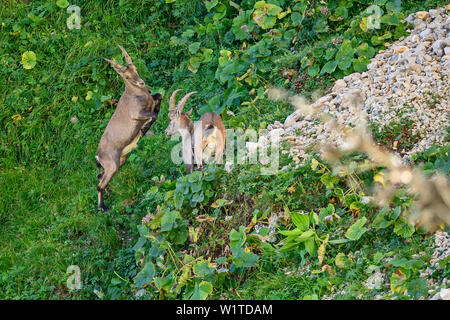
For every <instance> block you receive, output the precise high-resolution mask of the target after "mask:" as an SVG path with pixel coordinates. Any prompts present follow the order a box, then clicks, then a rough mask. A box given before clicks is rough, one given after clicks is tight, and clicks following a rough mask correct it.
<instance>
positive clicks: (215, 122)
mask: <svg viewBox="0 0 450 320" xmlns="http://www.w3.org/2000/svg"><path fill="white" fill-rule="evenodd" d="M178 91H180V90H175V91H174V92H173V93H172V96H171V97H170V101H169V118H170V123H169V125H168V126H167V128H166V131H165V134H166V135H167V136H171V135H173V134H175V133H177V132H179V133H180V135H181V138H182V146H183V147H182V156H183V162H184V163H185V165H186V173H187V174H189V173H192V171H193V167H194V165H193V161H192V160H194V162H195V164H196V165H197V168H199V169H201V168H202V164H203V152H204V151H207V152H208V153H209V154H213V153H214V158H215V162H216V164H221V163H222V157H223V154H224V151H225V139H226V131H225V126H224V125H223V122H222V118H221V116H220V115H218V114H217V113H213V112H207V113H205V114H204V115H203V116H202V117H201V118H200V120H198V121H197V122H195V123H193V122H192V121H191V119H189V116H190V115H191V113H192V109H191V110H189V111H188V112H186V113H183V108H184V105H185V104H186V101H187V99H188V98H189V97H190V96H191V95H193V94H194V93H196V91H193V92H189V93H188V94H186V95H185V96H184V97H183V98H182V99H181V100H180V101H179V102H178V104H177V106H176V107H175V95H176V94H177V92H178ZM192 149H194V154H192Z"/></svg>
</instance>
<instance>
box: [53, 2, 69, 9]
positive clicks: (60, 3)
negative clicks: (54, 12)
mask: <svg viewBox="0 0 450 320" xmlns="http://www.w3.org/2000/svg"><path fill="white" fill-rule="evenodd" d="M56 5H57V6H58V7H60V8H62V9H64V8H67V7H68V6H69V1H67V0H58V1H56Z"/></svg>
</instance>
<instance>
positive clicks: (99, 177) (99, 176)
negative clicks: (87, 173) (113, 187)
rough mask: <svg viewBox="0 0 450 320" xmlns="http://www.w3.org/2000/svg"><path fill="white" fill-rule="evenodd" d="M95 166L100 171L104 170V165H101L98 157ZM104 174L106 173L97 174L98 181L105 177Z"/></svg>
mask: <svg viewBox="0 0 450 320" xmlns="http://www.w3.org/2000/svg"><path fill="white" fill-rule="evenodd" d="M95 164H96V165H97V168H99V169H100V168H102V169H103V167H102V165H101V164H100V161H99V157H98V155H96V156H95ZM103 173H104V171H102V172H100V173H99V174H97V179H98V180H100V179H101V178H102V177H103Z"/></svg>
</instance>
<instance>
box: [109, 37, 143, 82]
mask: <svg viewBox="0 0 450 320" xmlns="http://www.w3.org/2000/svg"><path fill="white" fill-rule="evenodd" d="M119 48H120V50H122V53H123V55H124V56H125V61H126V63H127V65H126V66H122V65H121V64H119V63H117V62H115V61H112V60H110V59H106V58H103V59H105V60H106V61H108V62H109V63H110V64H111V65H112V67H113V68H114V70H115V71H116V72H117V73H118V74H119V75H120V76H121V77H122V78H123V81H124V82H125V85H126V86H127V87H131V88H139V89H143V88H145V83H144V81H143V80H142V79H141V77H139V74H138V72H137V69H136V67H135V66H134V64H133V61H132V60H131V58H130V55H129V54H128V53H127V52H126V50H125V49H124V48H123V47H122V46H121V45H119Z"/></svg>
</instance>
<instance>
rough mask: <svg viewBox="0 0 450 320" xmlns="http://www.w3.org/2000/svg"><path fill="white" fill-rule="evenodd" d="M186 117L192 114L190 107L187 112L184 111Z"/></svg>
mask: <svg viewBox="0 0 450 320" xmlns="http://www.w3.org/2000/svg"><path fill="white" fill-rule="evenodd" d="M185 114H186V115H187V116H188V117H190V116H191V114H192V109H190V110H189V111H188V112H186V113H185Z"/></svg>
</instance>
